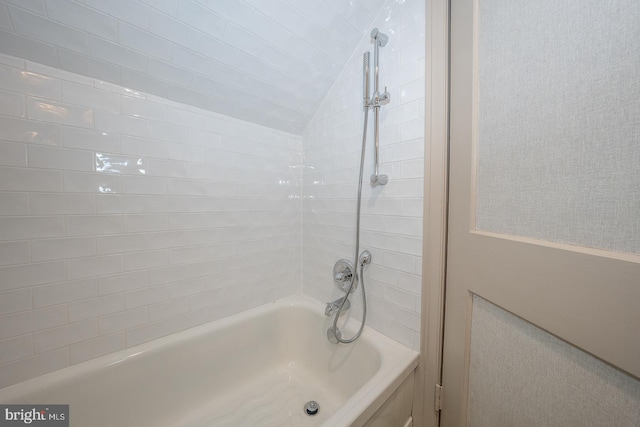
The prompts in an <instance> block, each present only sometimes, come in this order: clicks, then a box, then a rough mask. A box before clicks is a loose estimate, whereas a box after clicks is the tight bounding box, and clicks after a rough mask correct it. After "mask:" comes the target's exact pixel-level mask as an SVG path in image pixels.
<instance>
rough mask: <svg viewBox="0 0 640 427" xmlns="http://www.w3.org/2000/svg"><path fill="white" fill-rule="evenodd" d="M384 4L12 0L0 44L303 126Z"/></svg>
mask: <svg viewBox="0 0 640 427" xmlns="http://www.w3.org/2000/svg"><path fill="white" fill-rule="evenodd" d="M395 1H397V2H398V3H401V1H399V0H395ZM383 3H384V0H350V1H344V0H305V1H304V2H301V1H292V0H244V1H240V0H236V1H220V0H180V1H177V0H171V1H159V0H109V1H106V0H38V1H32V0H29V1H27V0H24V1H14V0H0V52H3V53H5V54H8V55H15V56H20V57H24V58H26V59H28V60H31V61H36V62H38V63H40V64H44V65H45V66H51V67H57V68H61V69H63V70H67V71H72V72H76V73H79V74H82V75H85V76H90V77H92V78H98V79H102V80H105V81H108V82H111V83H116V84H121V85H124V86H128V87H136V88H137V89H139V90H144V91H146V92H149V93H153V94H155V95H158V96H164V97H167V98H169V99H173V100H175V101H180V102H185V103H187V104H191V105H196V106H199V107H202V108H205V109H210V110H213V111H216V112H219V113H223V114H226V115H229V116H233V117H239V118H242V119H244V120H248V119H249V118H251V120H252V121H255V122H256V123H260V124H263V125H266V126H269V127H272V128H277V129H280V130H284V131H288V132H296V133H301V132H302V131H303V130H304V128H305V126H306V124H307V123H308V122H309V120H310V119H311V116H312V115H313V113H314V112H315V110H316V108H317V106H318V105H319V104H320V102H321V101H322V99H323V97H324V95H325V94H326V92H327V90H328V89H329V88H330V87H331V85H332V83H333V82H334V80H335V78H336V76H337V75H338V73H339V72H340V70H341V69H342V68H343V66H344V63H345V61H346V60H347V59H348V58H349V55H350V54H351V52H352V51H353V49H354V47H355V45H356V44H357V43H358V41H359V40H360V38H361V37H362V35H363V34H364V33H366V32H367V31H369V24H370V22H371V20H372V19H373V17H374V16H375V15H376V13H377V12H378V10H379V9H380V7H381V6H382V4H383ZM40 72H41V71H40ZM44 74H47V73H44ZM54 76H55V75H54ZM0 80H2V79H1V78H0ZM0 85H2V83H1V82H0ZM31 95H36V96H42V97H45V98H46V99H49V100H56V101H59V100H60V99H59V98H55V97H48V98H47V97H46V96H45V95H44V94H31ZM274 95H275V96H274ZM68 96H69V97H73V96H75V94H74V93H72V92H69V95H68ZM0 99H2V95H1V94H0ZM65 102H71V101H65ZM11 105H12V108H13V110H12V111H11V113H12V114H19V109H20V101H18V102H16V103H12V104H11ZM97 105H100V108H105V105H103V104H101V103H100V104H96V106H97ZM265 107H266V108H265ZM70 119H73V117H70Z"/></svg>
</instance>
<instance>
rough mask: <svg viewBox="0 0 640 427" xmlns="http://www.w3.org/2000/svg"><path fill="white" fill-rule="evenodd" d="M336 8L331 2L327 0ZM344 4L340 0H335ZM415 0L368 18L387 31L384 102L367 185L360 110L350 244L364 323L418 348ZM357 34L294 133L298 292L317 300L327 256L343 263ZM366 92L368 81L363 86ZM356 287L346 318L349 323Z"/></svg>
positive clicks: (357, 82) (353, 146)
mask: <svg viewBox="0 0 640 427" xmlns="http://www.w3.org/2000/svg"><path fill="white" fill-rule="evenodd" d="M332 3H335V4H336V7H339V4H338V3H341V2H340V1H337V0H336V1H333V2H332ZM342 3H344V6H345V7H346V4H347V3H348V2H342ZM424 12H425V11H424V2H423V1H420V0H406V1H387V2H386V3H385V5H384V6H383V7H382V9H381V10H380V13H379V14H378V15H377V17H376V18H375V19H374V20H373V23H372V24H371V25H370V27H371V28H374V27H376V26H377V27H378V28H379V29H380V31H382V32H383V33H386V34H387V35H389V43H388V44H387V45H386V46H385V47H383V48H381V49H380V86H381V91H384V87H385V86H387V87H388V90H389V92H390V93H391V102H390V103H389V104H387V105H385V106H383V107H382V108H381V111H380V173H382V174H387V175H388V176H389V183H388V184H387V185H386V186H378V187H371V185H370V184H369V176H370V175H371V173H372V169H373V126H372V122H373V112H371V113H370V116H369V128H368V140H367V156H366V159H365V168H364V180H363V181H364V182H363V191H362V223H361V228H362V232H361V245H360V250H364V249H368V250H369V251H371V253H372V258H373V260H372V264H371V265H369V266H367V267H366V268H365V273H364V279H365V285H366V290H367V302H368V311H367V324H368V325H369V326H372V327H373V328H375V329H377V330H379V331H381V332H382V333H384V334H386V335H388V336H390V337H392V338H394V339H396V340H398V341H400V342H402V343H404V344H406V345H408V346H411V347H413V348H415V349H419V345H420V337H419V331H420V293H421V263H422V201H423V174H424V172H423V163H424V162H423V159H424V70H425V66H424V60H425V39H424V34H425V30H424ZM365 51H370V52H371V53H372V54H371V68H372V69H373V45H372V44H371V43H370V39H369V36H368V34H367V36H365V37H363V38H362V40H361V41H360V43H359V45H358V47H357V48H356V49H355V51H354V53H353V56H352V57H351V59H350V60H349V61H348V63H347V65H346V67H345V69H344V70H342V73H341V74H340V75H339V76H338V78H337V80H336V82H335V84H334V86H333V88H332V89H331V91H330V92H329V94H328V95H327V96H326V98H325V99H324V101H323V102H322V104H321V105H320V107H319V108H318V110H317V112H316V114H315V116H314V118H313V119H312V121H311V123H310V124H309V125H308V127H307V129H306V131H305V133H304V135H303V140H302V148H303V153H304V160H303V167H302V169H303V200H302V215H303V218H302V227H303V254H304V255H303V271H304V287H303V292H304V293H305V294H307V295H310V296H312V297H314V298H317V299H318V300H320V301H323V302H326V301H329V300H330V299H332V298H337V297H338V296H339V295H340V292H339V291H337V288H336V287H335V286H334V285H333V280H332V271H333V264H334V263H335V262H336V261H337V260H338V259H340V258H346V259H349V260H351V261H352V262H353V258H354V251H355V245H354V242H355V222H356V219H355V213H356V195H357V186H358V174H359V167H360V152H361V146H362V127H363V122H364V114H363V108H362V98H363V94H362V54H363V53H364V52H365ZM371 91H372V92H373V80H372V89H371ZM359 292H360V291H359V290H358V291H356V294H354V297H353V298H352V300H353V302H354V303H355V304H354V305H355V309H354V314H352V315H351V320H350V322H359V319H360V313H361V304H360V296H359Z"/></svg>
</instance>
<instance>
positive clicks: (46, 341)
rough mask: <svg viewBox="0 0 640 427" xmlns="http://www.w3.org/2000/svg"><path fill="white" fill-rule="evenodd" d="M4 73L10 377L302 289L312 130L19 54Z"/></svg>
mask: <svg viewBox="0 0 640 427" xmlns="http://www.w3.org/2000/svg"><path fill="white" fill-rule="evenodd" d="M40 3H41V2H40ZM40 3H38V2H26V3H25V2H20V3H19V5H20V7H21V8H27V7H28V5H29V4H33V5H37V4H40ZM46 3H47V4H49V3H51V2H49V1H47V2H46ZM55 3H56V4H57V2H55ZM89 3H92V2H89ZM98 3H99V4H98ZM98 3H96V4H97V5H99V6H100V7H101V8H106V7H107V6H105V5H106V3H104V2H98ZM108 3H109V9H110V11H111V12H113V13H119V12H118V11H121V9H122V7H125V6H126V8H129V2H108ZM125 3H126V4H125ZM214 3H215V2H214ZM214 3H213V4H214ZM154 4H155V2H154ZM0 6H3V4H0ZM214 6H215V4H214ZM8 7H9V8H10V10H11V13H12V14H14V15H15V16H16V17H17V18H18V19H21V20H41V19H40V18H39V17H38V16H36V15H34V14H33V13H32V12H34V13H36V14H39V13H42V11H39V10H35V11H25V10H22V9H20V10H18V9H17V8H15V7H14V6H12V5H9V6H8ZM57 7H58V6H57V5H56V8H57ZM61 7H63V8H65V9H68V11H67V12H66V13H62V12H61V14H60V15H59V16H58V15H56V16H54V17H53V19H56V20H60V21H62V22H65V21H64V20H65V19H71V17H72V16H75V14H77V13H79V11H80V9H78V8H79V5H78V4H76V3H74V2H70V1H64V2H63V3H62V4H61ZM14 9H15V10H14ZM82 10H85V9H84V8H83V9H82ZM82 13H83V16H84V17H85V18H90V19H91V22H92V27H93V26H95V28H96V31H98V30H99V31H100V32H101V34H102V36H103V37H106V38H113V37H115V34H116V33H114V31H115V30H114V27H113V22H112V21H111V20H110V19H109V18H108V17H107V16H106V15H103V14H98V13H90V14H89V15H86V13H85V12H82ZM127 13H129V12H127ZM229 13H231V12H229ZM234 13H235V12H234ZM237 13H242V10H238V11H237ZM156 18H157V17H156ZM156 18H154V17H152V20H151V25H155V24H154V23H155V22H156V21H155V19H156ZM76 21H78V20H76V19H74V20H73V22H74V23H76ZM0 26H2V21H1V20H0ZM74 26H77V25H75V24H74ZM49 30H50V29H49V28H48V27H47V26H42V27H41V28H40V29H39V30H38V31H39V33H37V34H30V35H29V36H33V37H36V38H37V37H49V35H48V33H47V32H48V31H49ZM121 30H122V29H121ZM54 32H55V31H54ZM121 34H122V33H121ZM57 35H58V36H59V37H67V34H66V33H59V34H57ZM186 36H188V34H185V37H186ZM69 37H71V36H70V35H69ZM3 38H4V34H3V35H2V36H1V37H0V39H3ZM24 40H28V39H24ZM65 40H66V39H65ZM133 41H134V40H133V39H132V43H133ZM135 42H136V43H143V42H144V43H148V44H149V43H155V41H154V40H153V39H136V40H135ZM0 43H4V42H0ZM88 43H89V44H88V45H86V44H82V43H78V44H77V46H75V50H76V51H77V52H83V51H85V50H86V49H87V46H92V45H91V41H90V40H89V41H88ZM70 48H71V47H70ZM94 48H95V47H92V49H94ZM100 49H102V48H100ZM104 49H107V48H106V47H104ZM105 52H106V50H105ZM85 53H86V52H85ZM74 54H76V52H74ZM116 54H118V55H120V53H116ZM122 58H123V59H124V58H126V57H125V56H122ZM0 87H1V88H2V90H1V91H0V387H3V386H7V385H9V384H13V383H16V382H19V381H23V380H26V379H28V378H31V377H34V376H37V375H41V374H43V373H46V372H49V371H52V370H56V369H60V368H63V367H65V366H68V365H70V364H74V363H79V362H82V361H85V360H88V359H91V358H94V357H98V356H101V355H103V354H107V353H111V352H114V351H117V350H120V349H123V348H126V347H130V346H133V345H136V344H139V343H141V342H144V341H147V340H150V339H153V338H157V337H160V336H164V335H167V334H169V333H172V332H176V331H179V330H182V329H185V328H188V327H191V326H195V325H198V324H201V323H204V322H207V321H211V320H214V319H217V318H220V317H224V316H227V315H229V314H232V313H235V312H239V311H242V310H245V309H248V308H251V307H254V306H258V305H261V304H264V303H266V302H269V301H271V300H274V299H277V298H280V297H283V296H286V295H290V294H295V293H299V292H301V286H302V285H301V284H302V270H301V267H302V260H301V254H302V251H301V241H302V238H301V229H302V227H301V216H300V210H301V207H300V204H301V201H300V199H301V198H300V195H301V184H300V167H299V166H300V162H301V136H299V135H293V134H289V133H285V132H282V131H278V130H274V129H270V128H266V127H262V126H259V125H256V124H252V123H249V122H244V121H241V120H238V119H234V118H230V117H227V116H223V115H220V114H216V113H211V112H208V111H204V110H200V109H197V108H195V107H190V106H186V105H183V104H179V103H176V102H173V101H167V100H163V99H161V98H158V97H155V96H152V95H148V94H145V93H141V92H137V91H132V90H129V89H126V88H124V87H120V86H116V85H112V84H106V83H104V82H102V81H99V80H93V79H90V78H87V77H82V76H78V75H75V74H71V73H68V72H64V71H60V70H55V69H53V68H49V67H46V66H43V65H39V64H35V63H32V62H30V61H25V60H22V59H18V58H13V57H10V56H5V55H2V56H0Z"/></svg>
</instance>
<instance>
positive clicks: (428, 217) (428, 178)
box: [413, 0, 450, 427]
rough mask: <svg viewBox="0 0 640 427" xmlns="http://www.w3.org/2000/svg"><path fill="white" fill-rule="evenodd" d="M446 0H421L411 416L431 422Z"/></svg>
mask: <svg viewBox="0 0 640 427" xmlns="http://www.w3.org/2000/svg"><path fill="white" fill-rule="evenodd" d="M449 3H450V2H449V0H432V1H428V2H426V5H425V12H426V14H425V15H426V16H425V19H426V22H425V23H426V27H425V28H426V33H425V49H426V52H425V68H426V69H425V92H426V93H425V133H424V135H425V138H424V143H425V161H424V214H423V243H422V298H421V313H422V318H421V323H420V331H421V333H420V362H419V365H418V371H417V375H416V388H415V392H414V404H413V417H414V419H415V422H416V425H420V426H425V427H437V426H438V424H439V412H438V411H436V410H435V399H436V393H435V389H436V388H435V384H439V383H440V379H441V372H442V371H441V369H442V338H443V325H444V323H443V322H444V283H445V272H446V247H447V215H448V163H449V153H448V145H449V7H450V4H449Z"/></svg>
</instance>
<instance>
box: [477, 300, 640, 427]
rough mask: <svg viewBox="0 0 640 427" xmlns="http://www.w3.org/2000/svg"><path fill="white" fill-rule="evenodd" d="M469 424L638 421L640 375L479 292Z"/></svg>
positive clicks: (504, 426)
mask: <svg viewBox="0 0 640 427" xmlns="http://www.w3.org/2000/svg"><path fill="white" fill-rule="evenodd" d="M469 375H470V384H471V385H470V390H469V426H471V427H540V426H545V427H554V426H557V427H572V426H575V427H584V426H590V427H637V426H639V425H640V381H638V380H636V379H634V378H632V377H630V376H628V375H626V374H624V373H623V372H620V371H618V370H616V369H615V368H613V367H611V366H609V365H607V364H605V363H603V362H601V361H600V360H598V359H596V358H594V357H592V356H591V355H589V354H587V353H585V352H583V351H581V350H579V349H577V348H575V347H573V346H571V345H569V344H567V343H566V342H564V341H561V340H560V339H558V338H556V337H554V336H552V335H550V334H548V333H546V332H545V331H543V330H541V329H539V328H537V327H535V326H533V325H532V324H530V323H528V322H526V321H524V320H522V319H520V318H518V317H516V316H514V315H512V314H510V313H508V312H506V311H504V310H502V309H501V308H499V307H497V306H495V305H493V304H491V303H489V302H487V301H486V300H484V299H482V298H479V297H475V298H474V300H473V317H472V333H471V365H470V372H469Z"/></svg>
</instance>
